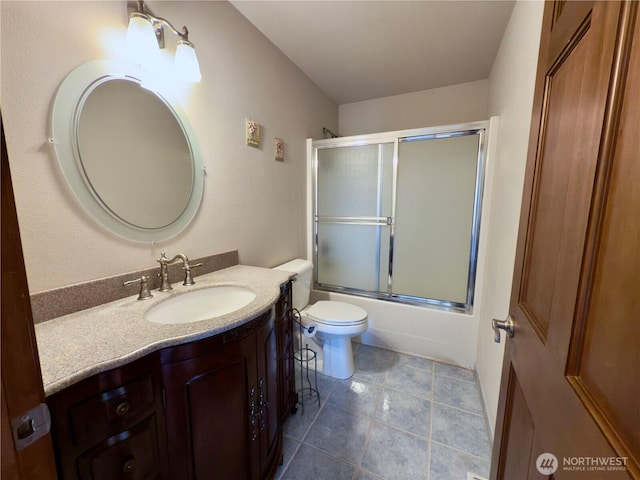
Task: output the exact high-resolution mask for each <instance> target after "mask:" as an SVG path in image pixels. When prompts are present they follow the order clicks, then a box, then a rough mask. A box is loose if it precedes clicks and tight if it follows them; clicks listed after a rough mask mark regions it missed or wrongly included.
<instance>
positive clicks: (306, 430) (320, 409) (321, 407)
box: [300, 382, 335, 443]
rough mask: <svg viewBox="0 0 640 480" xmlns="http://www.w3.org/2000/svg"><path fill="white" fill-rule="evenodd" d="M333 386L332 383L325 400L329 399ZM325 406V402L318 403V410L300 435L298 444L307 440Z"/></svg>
mask: <svg viewBox="0 0 640 480" xmlns="http://www.w3.org/2000/svg"><path fill="white" fill-rule="evenodd" d="M334 386H335V382H333V383H332V384H331V388H329V393H327V398H329V395H331V392H332V391H333V387H334ZM325 405H326V402H321V403H320V408H318V411H317V412H316V414H315V415H314V416H313V419H312V420H311V422H309V425H308V426H307V428H306V429H305V431H304V434H302V436H301V439H300V443H304V441H305V439H306V438H307V435H309V431H311V427H312V426H313V424H314V423H316V420H317V419H318V415H320V412H322V410H323V409H324V407H325Z"/></svg>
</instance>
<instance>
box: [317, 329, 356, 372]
mask: <svg viewBox="0 0 640 480" xmlns="http://www.w3.org/2000/svg"><path fill="white" fill-rule="evenodd" d="M322 356H323V366H322V373H324V374H325V375H327V376H329V377H333V378H337V379H339V380H345V379H347V378H350V377H351V376H353V373H354V372H355V364H354V362H353V350H352V349H351V337H347V336H344V337H342V336H331V337H328V336H327V337H325V339H324V345H323V347H322Z"/></svg>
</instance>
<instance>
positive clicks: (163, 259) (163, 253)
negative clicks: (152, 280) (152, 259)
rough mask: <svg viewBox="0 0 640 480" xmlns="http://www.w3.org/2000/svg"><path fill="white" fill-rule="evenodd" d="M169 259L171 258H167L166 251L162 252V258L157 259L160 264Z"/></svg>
mask: <svg viewBox="0 0 640 480" xmlns="http://www.w3.org/2000/svg"><path fill="white" fill-rule="evenodd" d="M167 260H169V259H168V258H167V254H166V253H165V252H162V253H161V254H160V258H158V259H157V260H156V262H158V263H159V264H161V265H162V264H163V263H165V262H166V261H167Z"/></svg>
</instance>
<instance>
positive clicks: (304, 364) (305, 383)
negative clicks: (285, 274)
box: [292, 308, 320, 415]
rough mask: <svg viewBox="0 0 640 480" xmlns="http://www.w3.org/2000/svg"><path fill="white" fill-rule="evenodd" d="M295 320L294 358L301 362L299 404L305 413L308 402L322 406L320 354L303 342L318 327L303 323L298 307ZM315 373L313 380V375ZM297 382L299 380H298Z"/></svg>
mask: <svg viewBox="0 0 640 480" xmlns="http://www.w3.org/2000/svg"><path fill="white" fill-rule="evenodd" d="M292 316H293V321H294V322H295V323H296V324H297V325H298V348H297V349H296V350H294V352H293V358H294V360H295V361H296V362H298V363H299V364H300V385H299V388H298V390H297V393H298V404H299V405H300V407H301V408H302V412H301V415H304V404H305V401H306V402H310V401H312V402H316V401H317V402H318V407H320V392H319V391H318V356H317V353H316V351H315V350H313V349H312V348H309V344H308V343H306V342H305V343H303V339H304V338H305V337H313V336H315V334H316V329H317V327H316V326H315V325H313V324H311V325H308V326H306V325H303V324H302V322H301V320H300V319H301V318H302V317H301V315H300V312H299V311H298V309H296V308H293V309H292ZM312 375H313V380H312V379H311V376H312ZM296 383H297V382H296Z"/></svg>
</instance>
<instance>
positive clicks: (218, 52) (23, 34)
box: [0, 1, 338, 294]
mask: <svg viewBox="0 0 640 480" xmlns="http://www.w3.org/2000/svg"><path fill="white" fill-rule="evenodd" d="M149 7H150V8H151V9H152V10H153V11H154V12H155V13H156V14H157V15H159V16H162V17H165V18H168V19H170V21H171V22H172V23H174V24H175V25H178V26H179V27H181V26H182V25H187V26H188V27H189V32H190V35H189V38H190V40H192V41H193V42H194V44H195V45H196V50H197V54H198V59H199V61H200V68H201V70H202V82H201V83H198V84H193V85H189V86H187V87H186V88H184V92H182V93H183V94H184V95H183V97H181V100H182V104H183V108H184V110H185V111H186V113H187V115H188V117H189V121H190V123H191V125H192V126H193V129H194V131H195V133H196V136H197V139H198V142H199V145H200V150H201V152H202V158H203V162H204V164H205V167H206V172H207V175H206V178H205V189H204V197H203V202H202V205H201V207H200V209H199V211H198V213H197V214H196V217H195V219H194V221H193V223H192V224H191V225H190V226H188V227H187V228H186V229H185V230H184V231H183V232H182V233H181V234H179V235H178V236H177V237H175V238H173V239H171V240H169V241H166V242H162V243H161V244H159V245H149V244H139V243H134V242H131V241H128V240H124V239H121V238H119V237H117V236H116V235H114V234H112V233H111V232H109V231H108V230H106V229H104V228H103V227H102V226H101V225H100V224H98V223H97V222H96V221H95V220H93V219H92V218H91V217H90V216H89V215H88V214H87V213H86V212H85V211H84V210H83V208H82V207H81V206H80V204H79V203H78V201H77V200H76V199H75V198H74V197H73V194H72V193H71V191H70V189H69V188H68V186H67V185H66V183H65V180H64V178H63V177H62V174H61V172H60V168H59V167H58V164H57V161H56V159H55V156H54V152H53V148H52V146H51V145H50V144H49V143H48V137H49V136H50V135H51V133H50V127H49V125H50V108H51V104H52V101H53V98H54V96H55V93H56V91H57V88H58V86H59V85H60V83H61V82H62V80H63V79H64V78H65V76H66V75H67V74H68V73H70V72H71V71H72V70H73V69H74V68H76V67H78V66H79V65H81V64H83V63H85V62H87V61H90V60H95V59H100V58H114V59H117V58H121V57H122V55H123V54H124V39H125V36H126V27H127V23H126V2H124V1H119V2H113V1H92V2H86V1H69V2H19V1H16V2H10V1H6V2H5V1H3V2H2V7H1V9H2V15H1V17H0V22H1V23H0V27H1V28H0V32H1V36H2V38H1V41H2V50H1V52H0V55H1V59H0V60H1V64H2V71H1V75H2V77H1V82H0V98H1V100H2V117H3V125H4V128H5V134H6V137H7V149H8V154H9V161H10V167H11V173H12V179H13V186H14V191H15V197H16V206H17V211H18V220H19V223H20V233H21V237H22V245H23V250H24V257H25V264H26V270H27V277H28V282H29V290H30V292H31V293H32V294H35V293H40V292H45V291H49V290H52V289H58V288H61V287H65V286H68V285H73V284H76V283H80V282H87V281H93V280H95V279H100V278H105V277H112V276H114V275H120V274H121V273H122V272H131V271H137V270H143V269H146V268H148V267H149V266H150V265H154V264H155V260H156V259H157V258H158V257H159V255H160V252H162V251H166V252H167V253H169V252H180V251H184V252H185V253H187V254H188V255H189V256H190V257H192V258H194V259H195V258H198V257H204V256H206V255H209V254H210V253H211V252H225V251H230V250H233V249H238V251H239V252H241V253H240V258H239V261H240V262H241V263H243V264H247V265H257V266H267V267H269V266H272V265H276V264H278V263H282V262H284V261H285V260H288V259H290V258H295V257H299V256H301V255H303V254H304V249H305V223H306V219H305V210H304V198H305V185H304V179H305V138H307V137H315V138H320V137H321V136H322V127H327V128H329V129H331V130H335V131H337V129H338V107H337V105H336V104H335V103H334V102H333V101H331V100H330V99H329V98H328V97H327V96H326V95H325V94H324V93H323V92H322V91H321V90H320V89H319V88H318V87H317V85H315V84H314V83H313V82H312V81H311V80H310V79H309V78H308V77H306V76H305V75H304V74H303V73H302V71H301V70H300V69H299V68H297V67H296V66H295V65H294V64H293V63H292V62H291V61H290V60H289V59H288V58H287V57H286V56H285V55H284V54H283V53H282V52H280V51H279V50H278V49H277V48H276V47H275V46H274V45H273V44H272V43H271V42H270V41H269V40H268V39H267V38H266V37H264V36H263V35H262V34H261V33H260V32H259V31H258V30H257V29H256V28H255V27H254V26H253V25H251V23H250V22H249V21H247V20H246V19H245V18H244V17H243V16H242V15H241V14H240V13H239V12H238V11H237V10H236V9H235V8H234V7H233V6H232V5H231V4H229V3H228V2H217V1H206V2H200V1H166V2H164V1H163V2H153V1H152V2H149ZM71 11H72V12H73V15H69V12H71ZM174 48H175V37H173V36H172V35H169V36H168V37H167V51H163V52H162V53H163V54H165V55H167V56H169V57H172V55H173V49H174ZM247 117H248V118H252V119H254V120H256V121H258V122H259V123H260V124H261V125H262V126H263V130H262V132H261V138H262V139H263V143H262V146H261V148H252V147H249V146H247V145H246V144H245V137H244V128H245V118H247ZM274 137H277V138H281V139H283V140H284V142H285V152H286V153H285V160H284V162H276V161H274V153H273V138H274ZM158 194H159V195H161V194H162V192H158ZM196 274H197V272H196ZM196 281H197V280H196Z"/></svg>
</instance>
